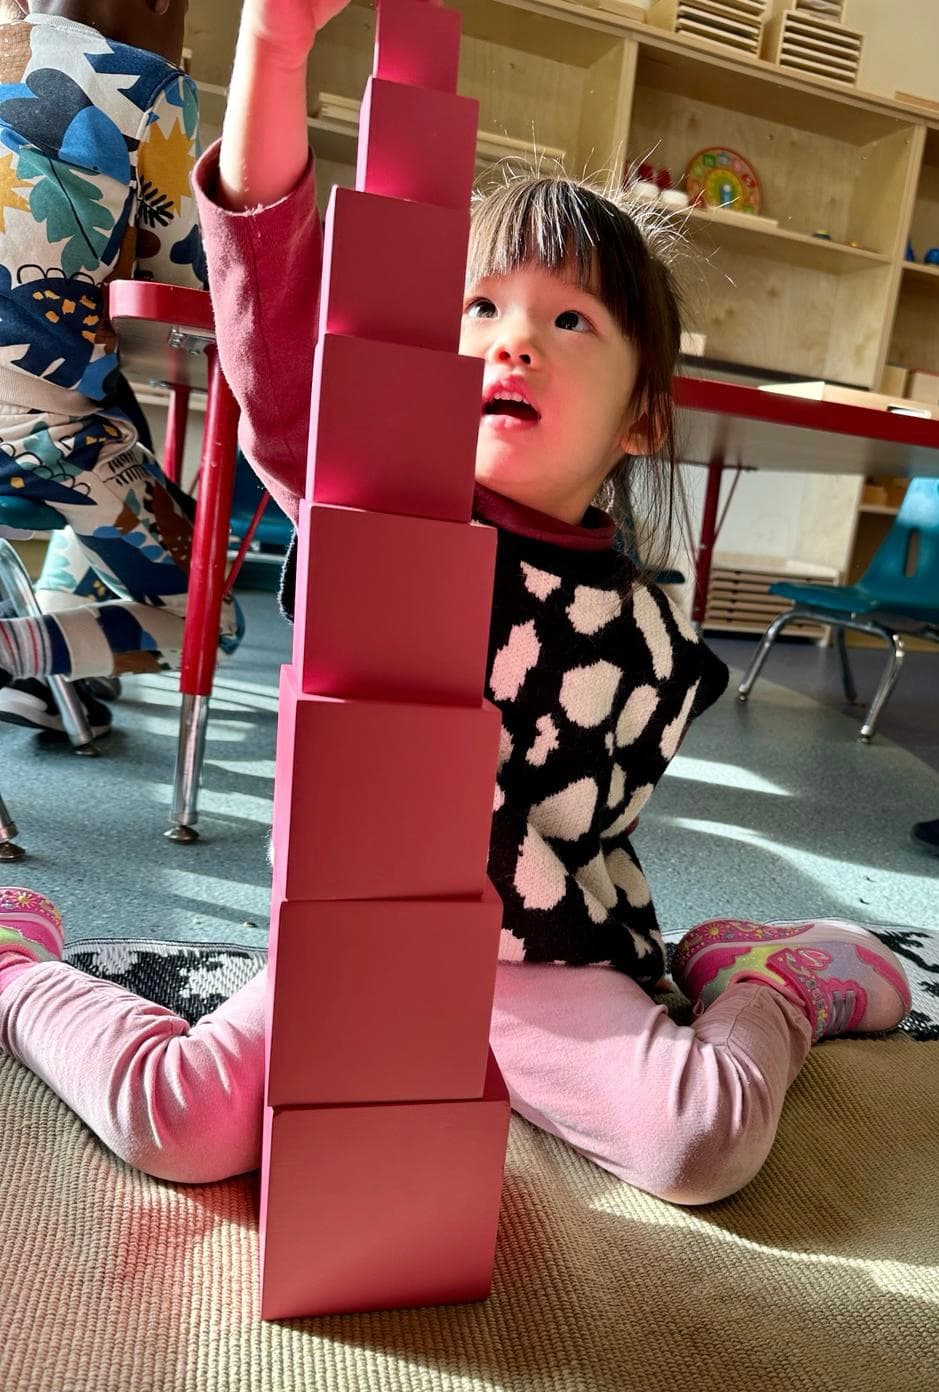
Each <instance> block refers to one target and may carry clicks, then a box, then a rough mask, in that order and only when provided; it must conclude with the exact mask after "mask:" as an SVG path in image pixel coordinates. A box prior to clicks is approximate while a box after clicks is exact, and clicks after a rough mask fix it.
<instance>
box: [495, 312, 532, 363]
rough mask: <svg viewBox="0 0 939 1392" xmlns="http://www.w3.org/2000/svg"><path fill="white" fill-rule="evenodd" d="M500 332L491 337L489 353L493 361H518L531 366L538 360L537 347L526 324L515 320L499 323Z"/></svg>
mask: <svg viewBox="0 0 939 1392" xmlns="http://www.w3.org/2000/svg"><path fill="white" fill-rule="evenodd" d="M500 328H501V333H497V334H496V335H495V336H494V337H493V341H492V349H491V355H492V358H493V360H494V361H495V362H498V363H505V364H506V366H509V365H510V364H512V363H519V364H521V365H523V366H525V367H531V366H532V364H533V363H536V362H537V360H538V348H537V345H536V343H535V338H534V334H533V333H532V331H531V328H530V327H529V325H528V324H523V323H519V322H516V323H514V324H508V323H505V324H502V325H500Z"/></svg>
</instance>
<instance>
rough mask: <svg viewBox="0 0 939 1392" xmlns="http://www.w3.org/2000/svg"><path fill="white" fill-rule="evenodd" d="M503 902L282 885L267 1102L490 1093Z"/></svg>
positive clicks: (271, 974) (275, 925) (492, 896)
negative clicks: (286, 891)
mask: <svg viewBox="0 0 939 1392" xmlns="http://www.w3.org/2000/svg"><path fill="white" fill-rule="evenodd" d="M501 921H502V904H501V902H500V900H499V896H498V894H497V893H496V891H495V890H494V889H493V887H492V886H491V885H487V887H486V892H485V894H484V895H483V897H482V898H481V899H476V900H471V899H443V900H431V899H415V900H411V899H390V900H384V901H382V900H375V899H371V900H367V901H365V902H364V903H353V902H336V901H333V902H330V901H328V900H320V901H316V902H313V903H310V902H307V901H303V900H292V899H282V898H280V896H279V895H278V894H277V892H276V890H275V893H274V902H273V905H272V910H271V944H270V951H269V956H268V961H269V970H268V1016H267V1018H268V1028H267V1041H268V1066H267V1098H266V1100H267V1103H268V1105H269V1106H271V1107H283V1106H289V1105H295V1104H298V1103H299V1104H302V1105H305V1106H309V1105H311V1104H313V1103H317V1104H322V1103H330V1102H332V1103H339V1102H399V1101H401V1100H402V1099H407V1100H408V1101H415V1102H416V1101H423V1100H431V1099H435V1098H441V1097H444V1098H457V1097H481V1096H482V1093H483V1084H484V1082H485V1076H486V1059H487V1054H488V1040H489V1019H490V1016H491V1014H492V995H493V990H494V989H495V975H496V959H497V957H498V952H499V926H500V924H501Z"/></svg>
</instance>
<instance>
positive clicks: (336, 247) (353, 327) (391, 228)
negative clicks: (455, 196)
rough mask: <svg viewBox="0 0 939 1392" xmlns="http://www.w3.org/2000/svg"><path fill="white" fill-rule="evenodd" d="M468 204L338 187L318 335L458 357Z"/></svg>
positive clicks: (329, 222) (328, 224) (331, 208)
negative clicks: (440, 204) (445, 204)
mask: <svg viewBox="0 0 939 1392" xmlns="http://www.w3.org/2000/svg"><path fill="white" fill-rule="evenodd" d="M463 201H464V206H463V207H462V208H461V209H459V210H457V209H455V208H434V207H429V206H427V205H425V204H422V203H408V202H407V201H405V200H404V199H400V198H379V197H377V196H376V195H374V194H370V193H358V192H356V191H355V190H354V189H348V188H341V187H340V186H339V185H336V186H335V187H334V188H333V190H332V193H331V194H330V196H329V204H328V206H327V209H326V218H325V221H324V246H323V282H322V290H321V296H320V306H321V308H320V332H321V333H338V334H352V335H353V336H354V337H358V338H378V339H383V340H384V341H385V342H386V343H407V344H412V345H413V346H414V347H416V348H438V349H440V350H441V351H442V352H445V353H455V352H456V351H457V349H458V348H459V346H460V324H461V321H462V316H463V286H464V280H465V277H466V249H467V245H468V243H469V207H468V202H469V200H468V197H467V198H464V200H463ZM414 404H415V407H416V406H417V404H418V403H417V402H415V403H414ZM361 409H362V410H363V411H365V410H369V409H370V407H369V405H368V402H367V401H365V400H363V401H362V403H361Z"/></svg>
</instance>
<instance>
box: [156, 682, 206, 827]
mask: <svg viewBox="0 0 939 1392" xmlns="http://www.w3.org/2000/svg"><path fill="white" fill-rule="evenodd" d="M208 716H209V698H208V696H183V698H182V704H181V706H180V712H179V745H178V747H177V750H176V774H175V778H174V781H173V807H172V811H171V812H170V828H169V831H166V832H164V833H163V834H164V836H166V837H167V838H168V839H169V840H170V841H182V842H189V841H198V840H199V833H198V832H197V831H196V822H197V821H198V820H199V809H198V802H199V785H200V783H201V781H202V764H203V761H204V759H205V727H206V721H207V720H208Z"/></svg>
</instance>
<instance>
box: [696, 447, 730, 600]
mask: <svg viewBox="0 0 939 1392" xmlns="http://www.w3.org/2000/svg"><path fill="white" fill-rule="evenodd" d="M723 473H724V462H723V460H722V459H712V460H711V462H710V464H709V465H708V481H707V489H706V491H705V494H704V513H703V515H702V517H701V535H700V537H699V539H698V555H697V558H696V561H695V578H694V603H693V605H692V609H691V617H692V620H693V621H694V622H695V623H696V624H702V623H704V612H705V610H706V608H707V602H708V585H709V584H710V581H711V558H712V556H713V554H714V542H715V540H716V537H717V505H718V503H719V501H720V496H721V478H722V477H723Z"/></svg>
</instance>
